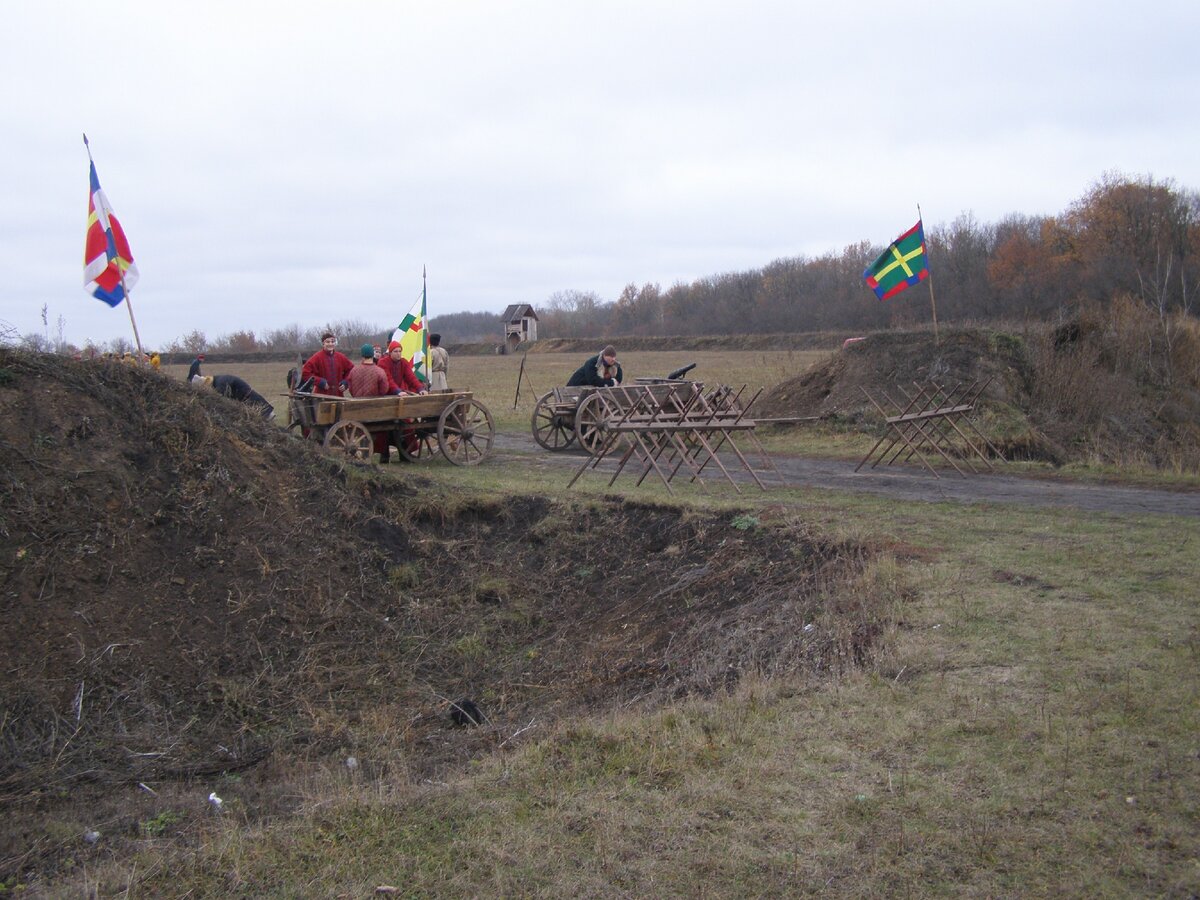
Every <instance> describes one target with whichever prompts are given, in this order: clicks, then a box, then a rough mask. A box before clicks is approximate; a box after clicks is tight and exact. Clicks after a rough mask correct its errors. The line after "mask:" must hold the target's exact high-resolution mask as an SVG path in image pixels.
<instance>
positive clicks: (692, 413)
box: [568, 381, 784, 494]
mask: <svg viewBox="0 0 1200 900" xmlns="http://www.w3.org/2000/svg"><path fill="white" fill-rule="evenodd" d="M745 390H746V388H745V386H743V387H742V389H741V390H740V391H736V392H735V391H734V390H733V389H732V388H729V387H727V386H725V385H720V386H718V387H716V388H713V389H707V390H706V389H705V386H704V385H703V384H702V383H700V382H693V381H670V382H663V383H659V384H636V385H630V386H618V387H612V388H598V389H596V391H595V393H594V394H593V396H594V397H598V398H599V399H595V400H590V401H589V403H591V404H597V405H598V410H597V412H596V415H595V427H596V431H597V436H598V438H597V440H596V441H595V442H594V444H593V446H592V447H591V448H589V449H590V450H591V455H590V456H589V457H588V458H587V459H586V460H584V462H583V464H582V465H581V466H580V467H579V469H578V471H576V473H575V476H574V477H573V478H572V479H571V482H570V484H569V485H568V487H570V486H571V485H573V484H575V482H576V481H578V480H579V478H580V477H581V476H582V475H583V474H584V473H585V472H586V471H587V470H588V469H595V468H597V467H598V466H599V465H600V463H601V462H602V461H603V460H605V459H606V458H611V459H613V460H615V462H616V471H614V472H613V475H612V477H611V478H610V479H609V482H608V483H609V485H610V486H611V485H612V484H613V483H614V482H615V481H616V480H617V478H618V477H620V475H621V474H622V473H623V472H625V471H626V470H627V469H628V470H629V471H630V472H631V473H632V474H635V475H636V476H637V481H636V484H637V485H640V484H642V482H643V481H645V480H646V478H647V477H648V476H649V475H650V474H651V473H654V474H655V475H657V476H658V478H659V480H660V481H661V482H662V483H663V484H664V485H665V486H666V488H667V490H668V492H670V493H672V494H674V493H675V491H674V489H673V488H672V486H671V484H672V482H673V481H674V480H675V478H676V476H678V475H679V474H680V473H683V474H684V475H685V476H687V477H688V480H689V482H691V483H696V484H700V485H701V486H704V483H705V482H704V476H705V473H706V472H708V473H712V472H719V473H720V474H721V475H722V476H724V478H725V479H726V480H727V481H728V482H729V483H730V484H732V485H733V487H734V490H736V491H738V492H739V493H740V492H741V488H740V487H738V484H737V481H736V480H735V479H734V477H733V474H732V473H731V472H730V470H729V468H728V467H727V466H726V464H725V462H724V461H722V459H721V457H720V453H721V451H723V450H724V451H726V453H727V454H729V455H731V456H732V457H733V458H735V459H736V460H737V461H738V463H739V464H740V466H741V467H742V468H743V469H744V470H745V471H746V472H747V473H748V474H749V476H750V478H751V479H753V480H754V482H755V484H757V485H758V486H759V487H760V488H762V489H763V490H766V489H767V488H766V485H765V484H763V481H762V479H761V478H760V477H759V476H760V475H761V474H766V472H768V471H769V472H773V473H774V474H775V476H777V477H778V479H779V481H780V483H783V481H784V478H783V474H782V473H781V472H780V471H779V469H778V468H777V467H776V466H775V464H774V462H772V461H771V458H770V456H768V455H767V452H766V449H765V448H764V447H763V446H762V443H761V442H760V441H759V440H758V438H757V437H755V435H754V428H755V424H756V423H755V422H754V420H753V419H751V418H749V415H748V414H749V411H750V408H751V406H752V405H753V404H754V401H755V400H757V399H758V394H755V395H754V397H752V398H751V399H750V400H749V401H748V402H745V403H743V402H742V399H741V397H742V394H743V393H744V392H745ZM759 393H761V391H759ZM739 440H742V441H744V442H746V443H748V444H750V446H751V449H752V452H753V453H755V454H757V456H758V457H759V458H760V459H761V460H762V464H763V468H762V469H756V468H755V466H754V465H753V463H752V462H751V460H750V459H749V458H748V457H747V454H746V453H745V452H743V449H742V447H741V446H739ZM735 471H736V467H735Z"/></svg>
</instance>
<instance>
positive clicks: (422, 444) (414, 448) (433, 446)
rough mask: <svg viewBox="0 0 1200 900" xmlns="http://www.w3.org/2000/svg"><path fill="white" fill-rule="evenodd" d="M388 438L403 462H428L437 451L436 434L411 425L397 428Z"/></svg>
mask: <svg viewBox="0 0 1200 900" xmlns="http://www.w3.org/2000/svg"><path fill="white" fill-rule="evenodd" d="M388 439H389V440H390V441H391V442H392V445H393V446H394V447H395V448H396V449H397V450H399V451H400V458H401V459H403V460H404V461H405V462H412V463H415V462H420V463H425V462H429V461H430V460H431V459H433V454H434V453H436V452H437V435H436V434H434V433H433V432H432V431H429V430H428V429H425V430H419V429H418V428H417V427H416V426H413V425H406V426H404V427H402V428H397V429H396V430H395V431H393V432H392V433H391V436H390V437H389V438H388Z"/></svg>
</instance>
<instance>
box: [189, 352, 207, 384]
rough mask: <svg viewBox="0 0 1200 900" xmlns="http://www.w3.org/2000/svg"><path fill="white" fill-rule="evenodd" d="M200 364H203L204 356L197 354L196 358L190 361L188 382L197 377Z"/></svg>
mask: <svg viewBox="0 0 1200 900" xmlns="http://www.w3.org/2000/svg"><path fill="white" fill-rule="evenodd" d="M202 362H204V354H203V353H197V354H196V358H195V359H193V360H192V365H191V368H189V369H188V377H187V380H188V381H191V380H192V379H193V378H195V377H196V376H197V375H199V374H200V364H201V363H202Z"/></svg>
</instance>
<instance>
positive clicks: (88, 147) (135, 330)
mask: <svg viewBox="0 0 1200 900" xmlns="http://www.w3.org/2000/svg"><path fill="white" fill-rule="evenodd" d="M83 146H84V148H85V149H86V150H87V155H88V162H89V163H91V164H92V165H93V166H94V165H95V164H96V161H95V160H94V159H92V146H91V144H89V143H88V139H87V132H86V131H85V132H84V133H83ZM117 271H119V272H120V273H121V293H122V294H124V295H125V309H127V310H128V311H129V324H130V325H132V326H133V342H134V343H135V344H136V345H137V352H138V355H137V362H138V365H139V366H140V365H142V364H143V363H145V361H146V354H145V352H144V351H143V350H142V338H141V336H140V335H139V334H138V327H137V322H136V321H135V320H134V318H133V303H131V302H130V300H129V288H127V287H125V272H124V270H122V269H121V267H120V266H117Z"/></svg>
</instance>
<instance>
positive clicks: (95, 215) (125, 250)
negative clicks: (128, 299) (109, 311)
mask: <svg viewBox="0 0 1200 900" xmlns="http://www.w3.org/2000/svg"><path fill="white" fill-rule="evenodd" d="M85 140H86V139H85ZM89 162H90V161H89ZM90 165H91V167H92V190H91V193H90V194H89V195H88V223H87V238H86V240H85V241H84V248H83V283H84V286H85V288H86V289H87V290H88V291H89V292H90V293H91V295H92V296H93V297H95V298H96V299H97V300H103V301H104V302H105V303H107V304H108V305H109V306H117V305H119V304H120V303H121V301H122V300H124V299H125V292H126V291H128V290H132V289H133V286H134V285H135V284H137V280H138V270H137V265H135V264H134V261H133V252H132V251H131V250H130V249H129V241H128V240H126V238H125V232H124V230H122V228H121V223H120V222H118V221H117V217H116V216H115V215H113V211H112V207H111V206H109V205H108V198H107V197H105V196H104V191H102V190H101V189H100V179H99V178H98V177H97V176H96V164H95V163H94V162H91V163H90ZM122 275H124V279H122V277H121V276H122Z"/></svg>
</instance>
